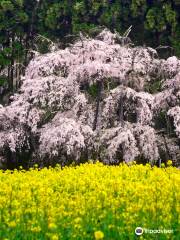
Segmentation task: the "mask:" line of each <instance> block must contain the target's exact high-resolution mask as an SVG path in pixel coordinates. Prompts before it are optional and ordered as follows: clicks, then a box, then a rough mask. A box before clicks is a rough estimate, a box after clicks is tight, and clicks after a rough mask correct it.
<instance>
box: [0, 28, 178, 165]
mask: <svg viewBox="0 0 180 240" xmlns="http://www.w3.org/2000/svg"><path fill="white" fill-rule="evenodd" d="M126 42H127V43H126ZM125 43H126V44H125ZM179 73H180V60H178V58H176V57H170V58H168V59H167V60H164V59H160V58H158V54H157V52H156V50H154V49H152V48H150V47H136V46H133V45H132V44H130V43H129V41H125V39H124V37H121V36H120V35H118V34H117V33H116V34H114V33H111V32H109V31H108V30H106V29H105V30H103V31H102V32H101V33H100V34H99V35H98V36H97V37H96V38H95V39H92V38H90V37H84V36H82V35H81V37H80V39H79V40H78V41H76V42H75V43H74V44H73V45H72V46H70V47H67V48H65V49H61V50H57V51H53V52H51V53H48V54H43V55H39V56H36V57H34V58H33V59H32V61H31V62H30V64H29V65H28V67H27V68H26V73H25V77H24V79H23V84H22V86H21V88H20V91H19V93H17V94H15V95H14V96H13V97H11V103H10V104H9V105H8V106H5V107H3V106H2V107H1V109H0V139H1V140H0V153H1V155H2V158H4V159H5V160H6V161H13V160H14V161H15V162H16V161H17V162H18V161H19V159H20V158H21V157H22V156H23V154H24V153H25V152H28V153H29V155H30V158H29V159H31V160H36V161H40V160H42V162H43V164H45V163H46V162H49V163H50V162H60V163H61V164H67V163H70V162H72V161H73V160H76V161H77V162H81V161H86V160H87V159H89V158H92V159H96V158H98V159H100V160H102V161H104V162H107V163H118V162H120V161H123V160H125V161H126V162H130V161H133V160H135V159H137V160H139V161H150V162H151V163H152V164H153V163H155V162H157V161H158V160H160V159H161V160H163V161H166V160H168V159H172V160H174V161H177V160H178V159H179V155H178V154H179V145H178V138H179V136H180V131H179V127H180V120H179V103H180V75H179ZM157 79H159V81H160V82H161V87H160V90H159V91H158V92H155V93H149V92H147V90H146V89H147V85H149V84H152V83H153V82H155V81H156V80H157ZM92 86H93V88H94V92H95V94H94V95H93V96H92V94H90V92H91V91H92V89H91V91H90V90H89V89H90V88H91V87H92ZM110 86H111V87H110ZM162 112H164V114H165V115H164V116H165V118H166V121H165V123H166V125H165V126H163V129H162V127H160V128H158V127H157V124H156V123H157V121H158V118H159V116H160V115H161V113H162ZM164 128H165V129H164Z"/></svg>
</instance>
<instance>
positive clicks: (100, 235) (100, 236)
mask: <svg viewBox="0 0 180 240" xmlns="http://www.w3.org/2000/svg"><path fill="white" fill-rule="evenodd" d="M94 237H95V239H103V238H104V233H103V232H102V231H96V232H94Z"/></svg>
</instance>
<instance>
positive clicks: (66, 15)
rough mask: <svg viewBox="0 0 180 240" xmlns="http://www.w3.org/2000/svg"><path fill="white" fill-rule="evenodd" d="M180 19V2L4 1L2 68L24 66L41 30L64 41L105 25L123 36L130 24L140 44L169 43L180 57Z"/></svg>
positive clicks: (0, 34) (0, 42)
mask: <svg viewBox="0 0 180 240" xmlns="http://www.w3.org/2000/svg"><path fill="white" fill-rule="evenodd" d="M179 22H180V3H179V1H177V0H173V1H172V0H171V1H170V0H167V1H163V0H157V1H146V0H131V1H130V0H126V1H119V0H109V1H106V0H103V1H100V0H75V1H72V0H62V1H58V0H51V1H50V0H43V1H37V0H31V1H29V0H1V1H0V69H1V70H2V69H3V68H5V67H7V66H11V65H12V64H13V62H22V64H24V65H26V64H27V63H28V61H29V59H27V55H28V54H27V53H28V51H29V50H30V49H33V50H37V46H36V41H35V40H34V39H35V36H36V35H37V34H40V35H42V36H44V37H47V38H50V39H51V40H53V41H56V40H58V41H59V39H61V41H62V42H63V41H64V42H65V41H67V38H66V39H65V40H64V39H63V38H64V37H65V36H66V35H77V33H78V32H79V31H81V32H84V33H88V34H90V36H91V35H93V34H95V33H97V32H98V31H97V29H98V28H102V27H107V28H109V29H111V30H112V31H114V30H115V31H118V32H119V33H120V34H123V33H124V32H125V31H126V30H127V29H128V28H129V26H131V25H132V31H131V33H130V38H131V39H132V40H133V41H134V42H135V43H136V44H139V45H140V44H144V43H146V44H147V45H150V46H152V47H157V46H158V45H170V46H172V47H173V48H174V54H175V55H178V56H180V41H179V39H180V27H179V24H178V23H179ZM95 29H96V30H95ZM47 46H48V44H46V43H45V42H43V43H42V44H40V47H39V46H38V48H39V49H40V51H41V52H43V53H44V52H47V51H48V47H47Z"/></svg>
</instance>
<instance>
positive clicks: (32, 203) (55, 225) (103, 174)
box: [0, 162, 180, 240]
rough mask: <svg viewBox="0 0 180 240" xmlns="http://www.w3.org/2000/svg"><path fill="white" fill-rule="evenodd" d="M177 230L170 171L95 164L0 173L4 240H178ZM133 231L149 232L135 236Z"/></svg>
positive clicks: (176, 190)
mask: <svg viewBox="0 0 180 240" xmlns="http://www.w3.org/2000/svg"><path fill="white" fill-rule="evenodd" d="M169 165H171V164H169ZM179 226H180V171H179V169H177V168H174V167H172V166H168V167H167V168H157V167H151V166H150V165H149V164H147V165H145V166H143V165H137V164H133V165H131V166H127V165H126V164H124V163H122V164H120V165H119V166H107V165H103V164H102V163H99V162H97V163H96V164H93V163H87V164H82V165H80V166H77V167H73V166H72V167H65V168H63V170H62V169H61V168H60V167H59V166H57V167H55V168H44V169H41V170H40V169H38V167H35V168H33V169H30V170H29V171H25V170H23V169H21V170H14V171H10V170H7V171H2V170H1V171H0V239H3V240H5V239H6V240H7V239H9V240H14V239H17V240H21V239H22V240H26V239H27V240H31V239H32V240H36V239H51V240H60V239H63V240H71V239H75V240H81V239H82V240H88V239H105V240H114V239H115V240H116V239H117V240H120V239H138V238H139V239H177V240H179V239H180V232H179V230H180V229H179ZM137 227H142V228H143V229H149V232H145V230H144V233H143V234H142V235H141V236H136V234H135V229H136V228H137ZM164 229H165V230H166V231H167V232H166V233H165V232H159V233H156V234H155V233H153V232H152V230H159V231H164ZM168 231H169V232H168Z"/></svg>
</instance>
